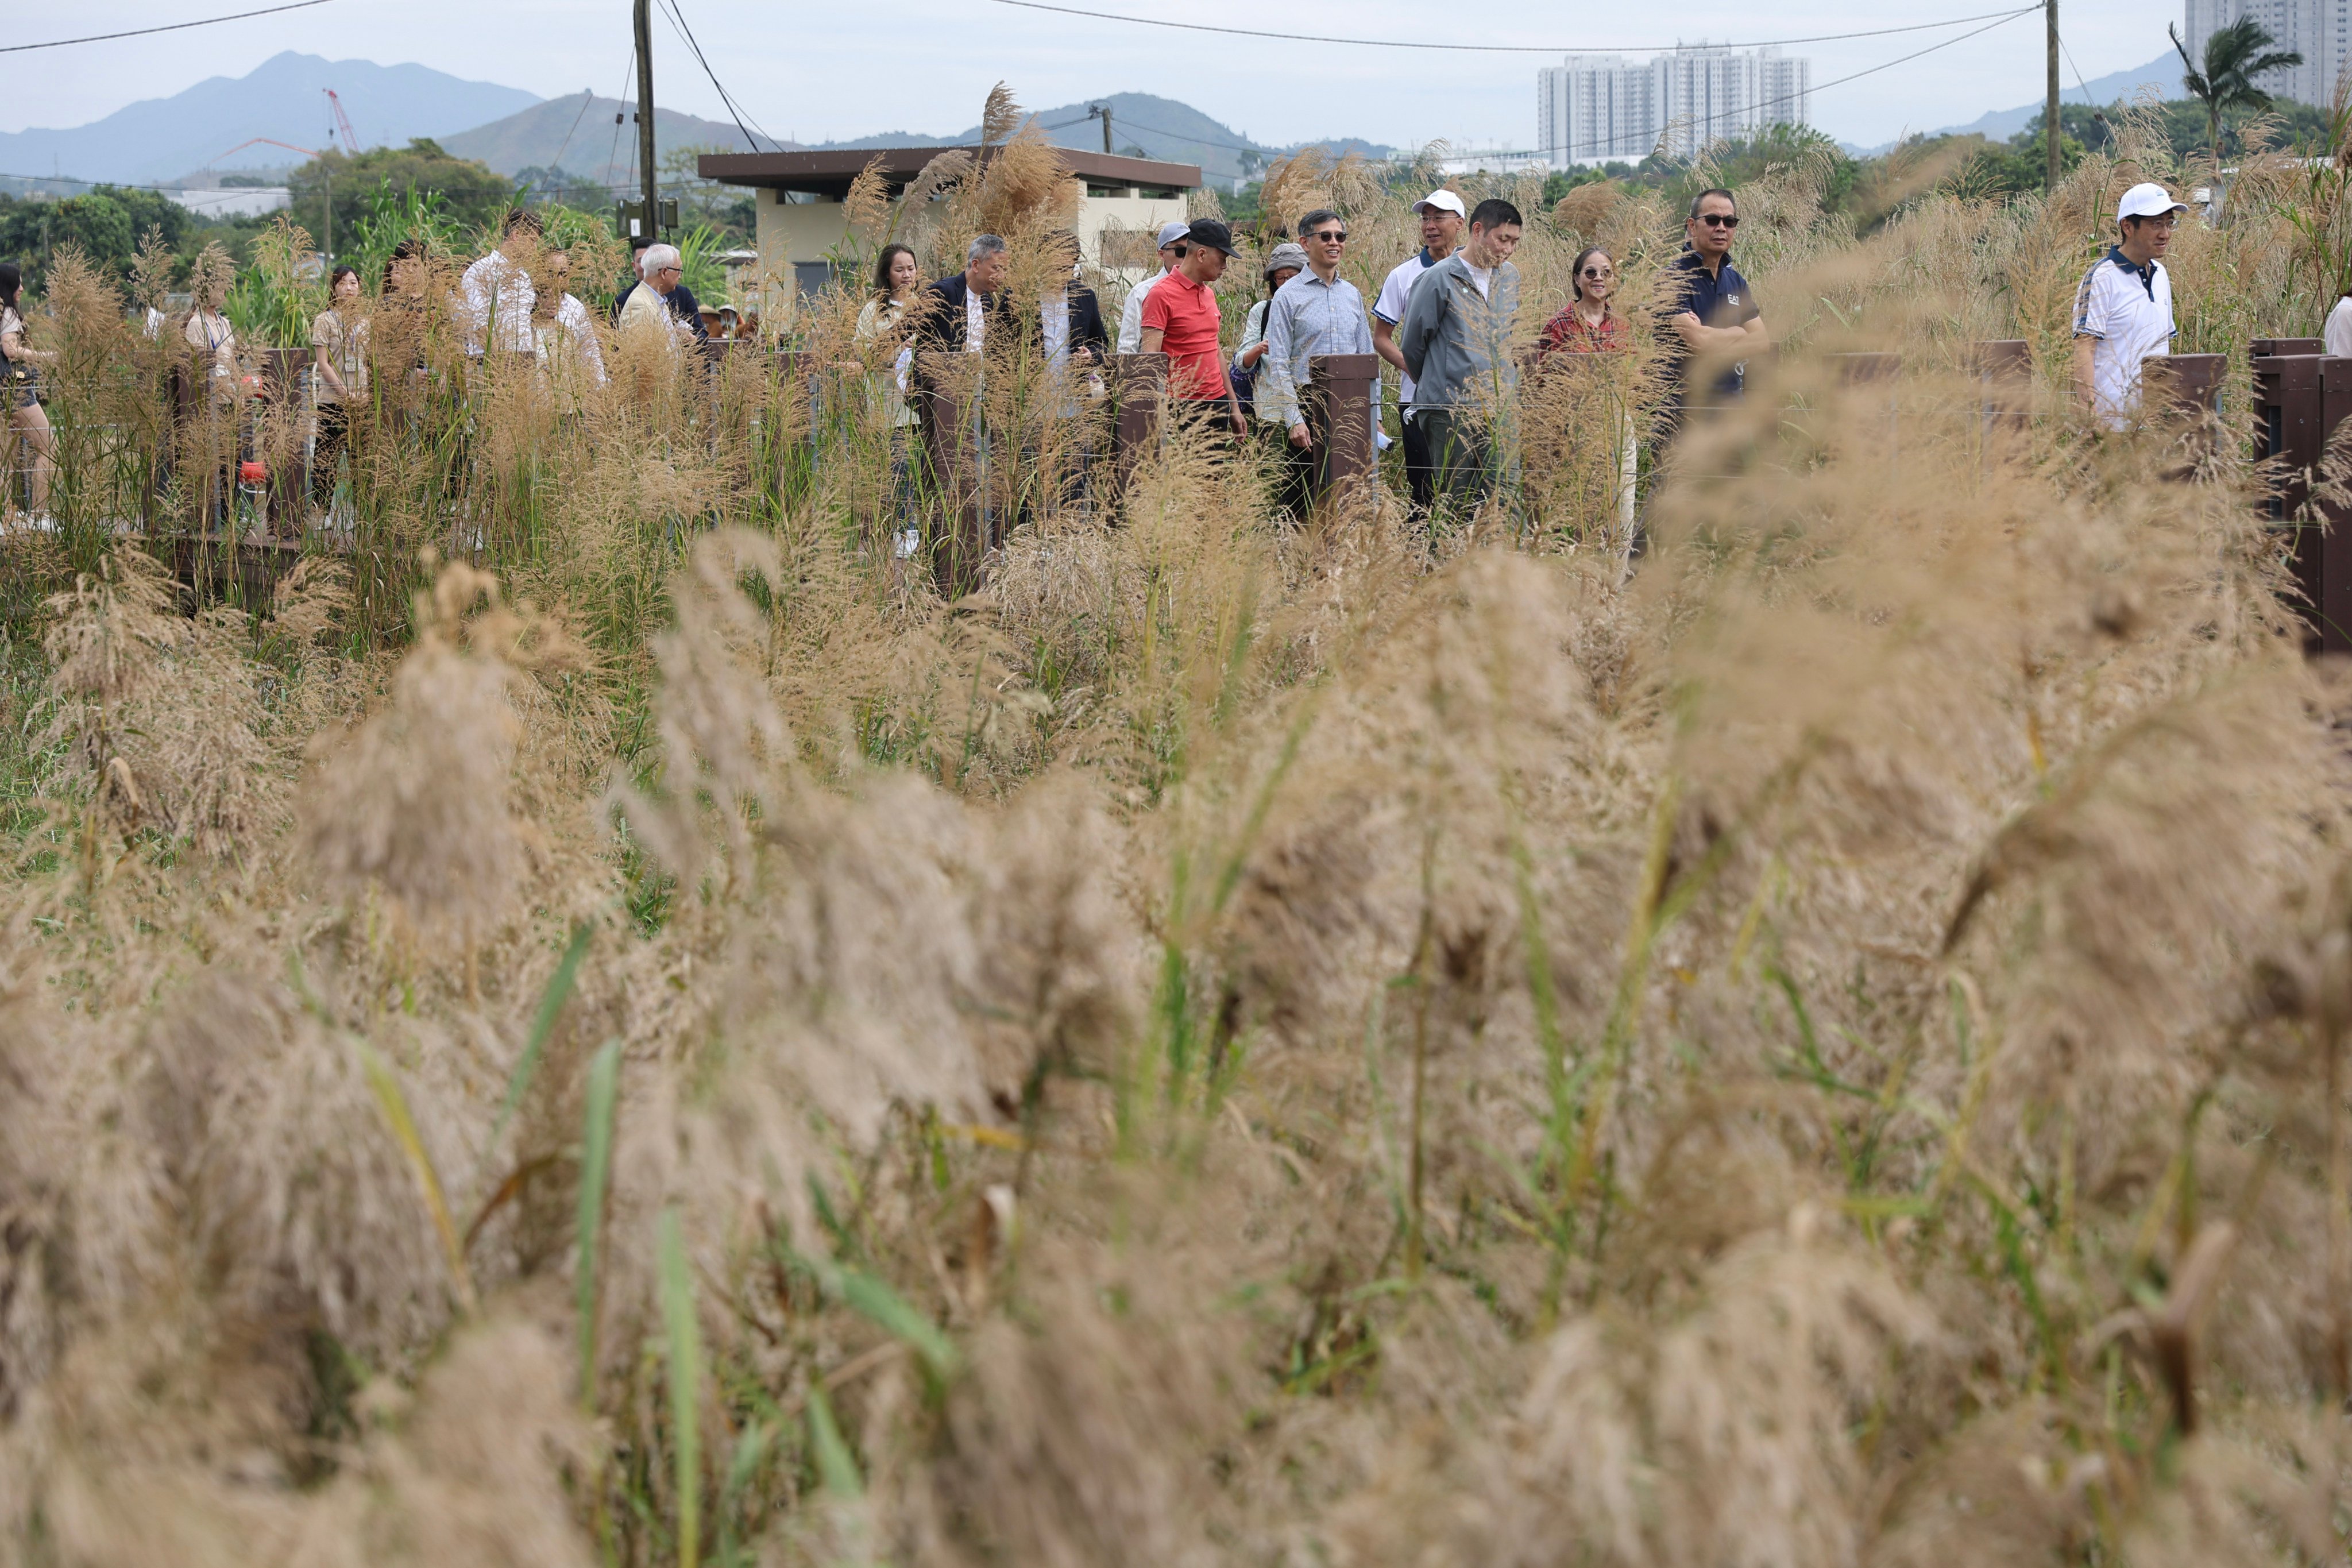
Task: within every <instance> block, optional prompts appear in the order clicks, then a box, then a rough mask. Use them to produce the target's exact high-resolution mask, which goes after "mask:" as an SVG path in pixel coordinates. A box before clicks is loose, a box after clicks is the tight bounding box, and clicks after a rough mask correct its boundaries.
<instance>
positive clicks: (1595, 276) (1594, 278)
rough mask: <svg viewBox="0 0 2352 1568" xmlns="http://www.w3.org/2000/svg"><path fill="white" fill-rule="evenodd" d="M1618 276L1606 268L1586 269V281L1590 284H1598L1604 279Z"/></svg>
mask: <svg viewBox="0 0 2352 1568" xmlns="http://www.w3.org/2000/svg"><path fill="white" fill-rule="evenodd" d="M1616 276H1617V275H1616V274H1615V273H1614V272H1612V271H1610V270H1609V268H1606V267H1588V268H1585V269H1584V279H1585V281H1586V282H1588V283H1598V282H1600V281H1601V279H1603V278H1614V277H1616Z"/></svg>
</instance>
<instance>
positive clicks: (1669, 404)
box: [1659, 190, 1771, 429]
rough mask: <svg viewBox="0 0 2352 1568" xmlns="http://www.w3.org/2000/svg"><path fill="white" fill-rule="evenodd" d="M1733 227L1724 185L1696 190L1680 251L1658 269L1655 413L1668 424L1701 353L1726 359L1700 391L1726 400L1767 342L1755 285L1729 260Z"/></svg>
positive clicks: (1734, 212)
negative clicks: (1661, 387) (1660, 391)
mask: <svg viewBox="0 0 2352 1568" xmlns="http://www.w3.org/2000/svg"><path fill="white" fill-rule="evenodd" d="M1738 227H1739V206H1738V200H1737V199H1736V198H1735V197H1734V196H1733V195H1732V194H1731V193H1730V192H1729V191H1725V190H1713V191H1701V192H1700V193H1699V194H1698V195H1697V196H1696V197H1695V198H1693V200H1692V202H1691V205H1690V221H1689V222H1687V223H1685V225H1684V226H1683V237H1684V239H1685V248H1684V250H1683V253H1682V254H1681V255H1680V256H1677V257H1675V259H1674V260H1673V261H1672V262H1671V263H1669V264H1668V266H1667V267H1666V269H1665V274H1664V279H1663V282H1664V291H1665V300H1664V310H1662V312H1661V314H1662V315H1663V316H1664V326H1665V329H1666V330H1665V331H1664V332H1662V333H1660V334H1659V335H1660V338H1661V340H1662V342H1663V346H1664V349H1665V351H1666V353H1665V356H1664V363H1663V364H1662V365H1661V366H1660V369H1661V372H1662V374H1663V377H1664V383H1665V390H1666V396H1665V406H1664V408H1663V409H1661V410H1660V413H1661V415H1662V416H1663V417H1664V421H1665V423H1666V425H1667V426H1668V427H1669V429H1671V427H1672V426H1675V425H1677V424H1679V423H1680V422H1681V416H1682V411H1683V408H1684V405H1685V404H1686V403H1687V402H1688V400H1689V396H1690V375H1691V367H1692V366H1693V365H1694V364H1695V363H1696V362H1697V361H1698V360H1699V359H1700V358H1701V357H1702V356H1703V357H1705V358H1706V359H1709V360H1714V361H1718V362H1719V361H1726V360H1727V361H1729V362H1730V363H1728V364H1727V366H1726V367H1725V368H1724V369H1723V370H1722V371H1721V372H1720V373H1719V374H1717V376H1716V377H1715V379H1714V381H1713V383H1712V384H1710V385H1709V387H1708V389H1707V390H1708V397H1707V401H1708V402H1710V403H1727V402H1730V401H1731V400H1733V399H1735V398H1737V397H1738V396H1739V395H1740V394H1741V393H1743V392H1745V391H1746V390H1747V385H1748V357H1749V356H1750V355H1752V354H1756V353H1762V352H1763V350H1764V349H1765V348H1766V347H1767V346H1769V343H1770V342H1771V339H1770V337H1769V334H1768V333H1767V332H1766V331H1765V330H1764V314H1763V310H1762V308H1761V307H1759V305H1758V304H1757V303H1756V293H1755V290H1754V289H1750V288H1748V279H1745V278H1742V277H1741V276H1740V275H1739V268H1737V267H1734V266H1733V265H1732V264H1731V237H1732V234H1733V233H1734V231H1736V230H1737V229H1738Z"/></svg>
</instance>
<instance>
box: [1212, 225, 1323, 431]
mask: <svg viewBox="0 0 2352 1568" xmlns="http://www.w3.org/2000/svg"><path fill="white" fill-rule="evenodd" d="M1262 270H1263V271H1264V272H1265V299H1263V300H1259V301H1258V302H1257V303H1256V304H1255V305H1252V306H1251V307H1250V313H1249V320H1248V321H1245V322H1244V323H1243V326H1242V346H1241V347H1240V348H1238V349H1235V350H1234V363H1232V364H1231V365H1229V366H1227V367H1226V374H1229V375H1231V376H1232V377H1233V381H1234V396H1235V397H1238V398H1240V399H1241V402H1242V407H1243V408H1244V409H1246V410H1248V411H1249V412H1251V413H1253V414H1255V413H1257V412H1258V409H1257V367H1258V362H1259V361H1260V360H1263V359H1264V358H1265V313H1266V311H1267V310H1269V309H1271V308H1272V306H1273V304H1274V297H1275V295H1276V293H1277V292H1279V291H1280V290H1281V288H1282V286H1283V285H1284V284H1285V283H1287V282H1289V281H1290V280H1291V279H1294V278H1296V277H1297V276H1298V275H1299V274H1300V273H1302V272H1304V271H1306V270H1307V252H1306V251H1304V250H1302V249H1300V248H1299V247H1297V246H1296V245H1293V244H1291V243H1290V242H1289V241H1287V240H1285V241H1284V242H1283V243H1282V244H1280V245H1277V246H1276V247H1274V248H1273V249H1272V250H1270V251H1268V252H1267V253H1266V258H1265V268H1263V269H1262ZM1261 417H1264V416H1263V415H1261Z"/></svg>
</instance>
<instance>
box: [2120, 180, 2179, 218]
mask: <svg viewBox="0 0 2352 1568" xmlns="http://www.w3.org/2000/svg"><path fill="white" fill-rule="evenodd" d="M2188 210H2189V204H2188V203H2186V202H2176V201H2174V200H2173V199H2172V193H2171V192H2170V191H2168V190H2166V189H2165V188H2164V187H2163V186H2162V185H2159V184H2157V183H2156V182H2155V181H2153V180H2148V181H2145V182H2143V183H2142V184H2137V185H2134V186H2133V187H2132V188H2131V189H2130V190H2127V191H2126V192H2125V193H2124V199H2123V200H2122V201H2119V202H2117V203H2116V222H2117V223H2121V222H2123V221H2124V219H2126V218H2127V217H2162V216H2164V215H2165V214H2167V213H2185V212H2187V211H2188Z"/></svg>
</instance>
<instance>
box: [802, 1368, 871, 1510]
mask: <svg viewBox="0 0 2352 1568" xmlns="http://www.w3.org/2000/svg"><path fill="white" fill-rule="evenodd" d="M808 1423H809V1447H812V1448H814V1449H815V1450H816V1473H817V1476H818V1478H819V1479H822V1480H823V1481H824V1489H825V1490H826V1491H827V1492H829V1493H831V1494H832V1495H833V1496H834V1497H835V1498H837V1499H840V1500H843V1501H845V1502H846V1501H854V1500H856V1499H857V1498H860V1497H863V1496H864V1495H865V1494H866V1482H865V1480H864V1479H863V1478H861V1477H860V1476H859V1475H858V1473H857V1456H856V1455H855V1454H853V1453H851V1452H850V1451H849V1444H848V1442H847V1441H846V1440H845V1438H844V1437H843V1436H842V1435H841V1426H840V1423H838V1422H836V1421H835V1420H834V1418H833V1402H832V1401H831V1400H829V1399H827V1398H825V1396H824V1385H823V1384H816V1385H813V1386H812V1387H811V1388H810V1389H809V1398H808Z"/></svg>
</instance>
